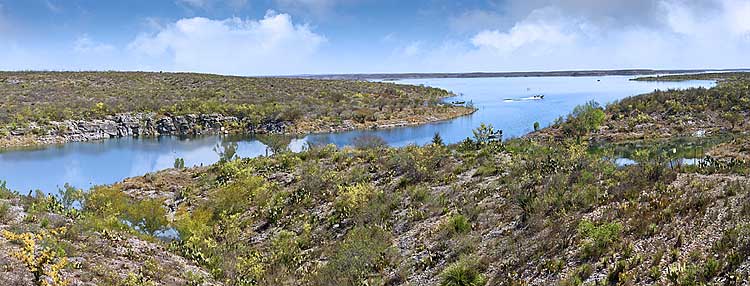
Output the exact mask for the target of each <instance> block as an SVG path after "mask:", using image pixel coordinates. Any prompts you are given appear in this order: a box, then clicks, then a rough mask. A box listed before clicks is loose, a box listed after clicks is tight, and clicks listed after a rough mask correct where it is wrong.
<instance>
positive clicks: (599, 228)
mask: <svg viewBox="0 0 750 286" xmlns="http://www.w3.org/2000/svg"><path fill="white" fill-rule="evenodd" d="M621 231H622V225H620V223H602V224H599V225H597V224H594V223H593V222H591V221H588V220H584V221H581V223H580V224H579V225H578V235H579V236H580V237H581V239H582V241H581V252H582V254H583V257H584V258H595V257H599V256H600V255H602V254H604V253H605V252H606V251H607V250H608V249H609V247H611V246H612V245H614V244H615V243H616V242H618V241H620V232H621Z"/></svg>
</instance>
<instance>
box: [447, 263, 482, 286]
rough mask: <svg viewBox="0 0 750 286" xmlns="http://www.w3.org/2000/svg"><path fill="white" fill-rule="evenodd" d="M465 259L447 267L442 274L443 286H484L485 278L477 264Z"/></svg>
mask: <svg viewBox="0 0 750 286" xmlns="http://www.w3.org/2000/svg"><path fill="white" fill-rule="evenodd" d="M469 259H470V258H464V259H461V260H459V261H458V262H456V263H453V264H451V265H449V266H448V267H446V268H445V269H444V270H443V272H441V273H440V285H441V286H482V285H484V284H485V283H486V281H485V279H484V276H482V274H481V273H480V272H479V270H478V269H477V265H476V264H477V263H476V262H472V261H469Z"/></svg>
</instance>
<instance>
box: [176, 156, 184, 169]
mask: <svg viewBox="0 0 750 286" xmlns="http://www.w3.org/2000/svg"><path fill="white" fill-rule="evenodd" d="M174 168H175V169H184V168H185V159H182V158H175V159H174Z"/></svg>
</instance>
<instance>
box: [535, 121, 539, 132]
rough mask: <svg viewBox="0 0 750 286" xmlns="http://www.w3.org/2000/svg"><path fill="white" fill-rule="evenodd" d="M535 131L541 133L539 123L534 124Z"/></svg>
mask: <svg viewBox="0 0 750 286" xmlns="http://www.w3.org/2000/svg"><path fill="white" fill-rule="evenodd" d="M534 131H539V121H537V122H534Z"/></svg>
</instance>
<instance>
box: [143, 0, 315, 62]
mask: <svg viewBox="0 0 750 286" xmlns="http://www.w3.org/2000/svg"><path fill="white" fill-rule="evenodd" d="M325 41H326V39H325V37H323V36H321V35H318V34H316V33H314V32H313V31H311V30H310V28H309V27H308V26H307V25H297V24H294V23H293V22H292V18H291V16H289V15H288V14H277V13H276V12H273V11H269V12H268V13H266V16H265V17H264V18H263V19H260V20H242V19H239V18H229V19H225V20H212V19H207V18H200V17H197V18H189V19H181V20H179V21H177V22H176V23H173V24H170V25H168V26H166V27H165V28H163V29H162V30H160V31H158V32H157V33H155V34H144V35H141V36H139V37H137V38H136V39H135V40H134V41H133V42H132V43H130V45H129V49H130V50H132V51H134V52H136V53H137V54H141V55H145V56H147V57H151V58H152V59H153V58H160V59H162V60H165V61H166V62H167V63H169V64H170V65H171V66H173V68H174V69H177V70H189V71H202V72H215V73H230V74H275V73H297V72H302V71H304V70H305V69H306V68H308V66H306V64H308V63H309V61H310V58H311V56H312V55H314V54H315V53H316V52H317V51H318V49H319V47H320V46H321V44H323V43H324V42H325Z"/></svg>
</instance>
